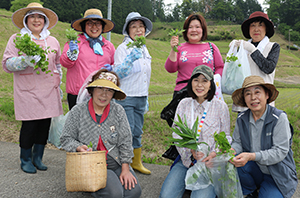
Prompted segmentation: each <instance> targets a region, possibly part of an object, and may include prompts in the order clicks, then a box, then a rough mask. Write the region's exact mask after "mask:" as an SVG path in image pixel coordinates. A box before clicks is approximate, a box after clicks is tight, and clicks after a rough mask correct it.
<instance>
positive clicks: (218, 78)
mask: <svg viewBox="0 0 300 198" xmlns="http://www.w3.org/2000/svg"><path fill="white" fill-rule="evenodd" d="M221 80H222V77H221V75H220V74H215V75H214V82H215V85H216V93H215V98H217V99H219V100H222V101H224V99H223V95H222V89H221Z"/></svg>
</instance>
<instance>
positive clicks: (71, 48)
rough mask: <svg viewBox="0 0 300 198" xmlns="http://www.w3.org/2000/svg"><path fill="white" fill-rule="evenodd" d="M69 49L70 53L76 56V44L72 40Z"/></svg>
mask: <svg viewBox="0 0 300 198" xmlns="http://www.w3.org/2000/svg"><path fill="white" fill-rule="evenodd" d="M69 48H70V51H71V52H72V53H73V51H74V53H75V54H77V50H78V44H77V41H74V40H71V41H70V42H69Z"/></svg>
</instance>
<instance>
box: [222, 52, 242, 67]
mask: <svg viewBox="0 0 300 198" xmlns="http://www.w3.org/2000/svg"><path fill="white" fill-rule="evenodd" d="M237 60H238V57H237V56H234V55H233V53H232V54H231V55H230V56H227V57H226V62H228V63H230V62H235V61H237ZM238 66H239V67H241V66H242V65H241V64H238Z"/></svg>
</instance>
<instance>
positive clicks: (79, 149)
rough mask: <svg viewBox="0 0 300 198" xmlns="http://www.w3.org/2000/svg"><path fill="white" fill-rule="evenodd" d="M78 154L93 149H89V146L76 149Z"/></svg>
mask: <svg viewBox="0 0 300 198" xmlns="http://www.w3.org/2000/svg"><path fill="white" fill-rule="evenodd" d="M76 151H77V152H87V151H93V149H91V148H88V147H87V145H82V146H78V147H77V148H76Z"/></svg>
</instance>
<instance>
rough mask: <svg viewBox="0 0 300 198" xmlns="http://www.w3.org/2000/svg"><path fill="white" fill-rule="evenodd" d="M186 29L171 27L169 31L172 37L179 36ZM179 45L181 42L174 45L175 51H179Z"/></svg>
mask: <svg viewBox="0 0 300 198" xmlns="http://www.w3.org/2000/svg"><path fill="white" fill-rule="evenodd" d="M184 31H185V30H178V29H176V30H173V29H171V31H170V32H169V36H171V37H172V36H178V35H180V34H182V32H184ZM178 46H180V44H178V45H176V46H174V47H173V50H174V52H178V49H177V47H178Z"/></svg>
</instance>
